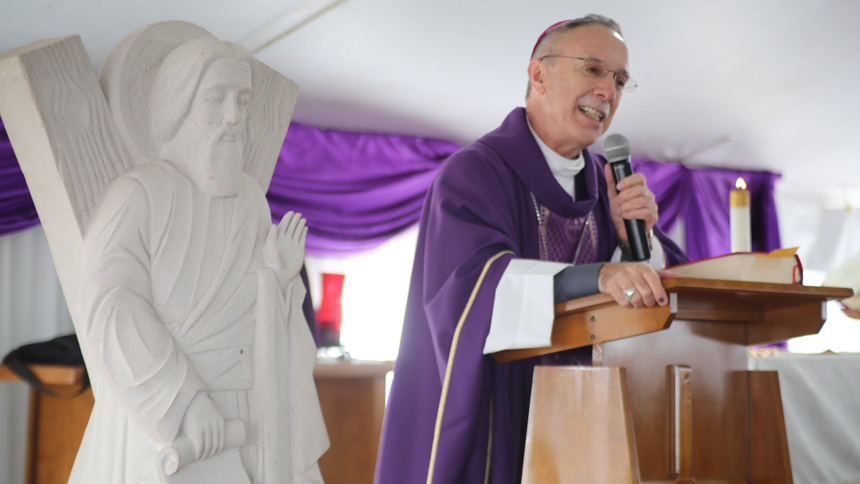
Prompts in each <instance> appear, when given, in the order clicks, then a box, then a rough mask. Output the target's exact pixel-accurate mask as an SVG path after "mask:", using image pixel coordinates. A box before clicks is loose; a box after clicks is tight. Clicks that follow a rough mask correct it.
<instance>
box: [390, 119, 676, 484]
mask: <svg viewBox="0 0 860 484" xmlns="http://www.w3.org/2000/svg"><path fill="white" fill-rule="evenodd" d="M583 156H584V157H585V167H584V168H583V171H582V172H581V173H580V174H579V175H578V182H577V183H578V185H577V196H578V198H579V200H576V201H574V200H572V199H571V197H570V195H568V194H567V193H566V192H565V191H564V189H563V188H562V187H561V186H560V185H559V184H558V182H557V181H556V180H555V178H554V177H553V175H552V172H551V171H550V169H549V167H548V166H547V163H546V159H545V158H544V156H543V154H542V153H541V151H540V148H539V147H538V145H537V143H536V142H535V140H534V137H533V136H532V134H531V132H530V131H529V128H528V125H527V123H526V117H525V110H524V109H523V108H517V109H514V110H513V111H512V112H511V113H510V114H509V115H508V116H507V118H506V119H505V121H504V122H503V123H502V125H501V126H500V127H499V128H498V129H496V130H495V131H493V132H491V133H489V134H487V135H485V136H484V137H482V138H481V139H479V140H478V141H476V142H475V143H473V144H471V145H469V146H466V147H464V148H463V149H461V150H460V151H458V152H457V153H455V154H454V155H452V156H451V157H450V158H449V159H448V160H447V161H446V162H445V163H444V164H443V166H442V168H441V169H440V171H439V173H438V175H437V176H436V178H435V180H434V181H433V184H432V186H431V187H430V190H429V191H428V193H427V199H426V202H425V204H424V208H423V211H422V214H421V221H420V231H419V236H418V244H417V247H416V253H415V261H414V265H413V270H412V282H411V285H410V288H409V297H408V301H407V306H406V314H405V318H404V325H403V334H402V337H401V343H400V354H399V355H398V358H397V361H396V362H395V365H394V382H393V383H392V387H391V392H390V395H389V399H388V404H387V407H386V415H385V422H384V424H383V431H382V440H381V442H380V450H379V459H378V462H377V470H376V482H377V483H379V484H406V483H408V484H420V483H425V482H431V483H437V484H443V483H444V484H453V483H483V482H490V483H493V484H501V483H505V484H514V483H519V482H520V475H521V474H522V457H523V449H524V444H525V442H524V440H525V428H526V422H527V416H528V404H529V398H530V393H531V380H532V371H533V368H534V366H535V364H537V363H539V362H540V359H539V358H530V359H526V360H521V361H515V362H511V363H496V361H495V360H494V359H493V357H492V356H488V355H486V356H485V355H484V354H483V347H484V341H485V339H486V337H487V333H488V332H489V328H490V317H491V314H492V308H493V301H494V297H495V289H496V286H497V284H498V282H499V279H500V278H501V276H502V274H503V273H504V271H505V268H506V267H507V265H508V263H509V262H510V260H511V259H512V258H514V257H517V258H527V259H540V258H541V250H542V249H541V242H540V235H539V224H538V220H537V214H536V211H535V207H534V205H533V202H532V198H531V195H530V193H533V194H534V196H535V197H536V199H537V202H538V203H539V205H540V206H543V207H545V208H546V209H547V210H549V211H551V212H552V213H553V214H555V215H557V216H559V217H561V218H564V219H571V220H576V219H580V218H583V217H586V216H588V214H589V213H591V214H593V215H592V216H593V226H594V230H595V233H596V234H598V235H599V238H597V237H596V238H595V240H596V242H597V243H596V245H595V246H593V247H589V249H590V250H591V251H593V258H594V260H595V261H607V260H609V258H610V257H611V255H612V253H613V251H614V250H615V247H616V235H615V229H614V227H613V225H612V222H611V219H610V215H609V201H608V198H607V196H606V191H607V185H606V180H605V179H604V175H603V165H604V164H605V160H603V159H602V158H600V157H598V156H595V155H592V154H590V153H589V152H588V151H587V150H586V151H584V152H583ZM579 177H581V178H579ZM553 223H554V222H553ZM553 231H554V229H553ZM655 233H657V236H658V237H660V239H661V242H663V245H664V249H665V252H666V254H667V262H668V263H670V264H672V263H677V262H676V261H682V260H686V257H684V256H683V254H682V253H681V251H680V249H678V248H677V246H675V245H674V244H673V243H672V242H671V241H670V240H669V239H668V238H666V237H665V236H663V235H662V234H660V233H658V231H656V230H655ZM573 238H574V239H575V238H576V237H575V234H574V236H573ZM555 246H556V244H555V243H553V247H555ZM548 247H549V246H547V248H548ZM565 250H568V251H569V249H565ZM574 250H575V249H574ZM583 250H584V249H583ZM580 257H583V255H582V254H581V255H580Z"/></svg>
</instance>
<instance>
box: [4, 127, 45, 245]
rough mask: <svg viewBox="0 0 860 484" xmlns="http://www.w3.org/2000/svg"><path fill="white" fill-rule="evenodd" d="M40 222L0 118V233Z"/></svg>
mask: <svg viewBox="0 0 860 484" xmlns="http://www.w3.org/2000/svg"><path fill="white" fill-rule="evenodd" d="M37 223H39V216H38V215H36V207H35V206H33V199H32V198H30V190H29V189H28V188H27V183H26V182H25V181H24V174H23V173H21V168H20V167H19V166H18V160H17V158H15V152H14V151H12V143H10V142H9V135H8V134H7V133H6V127H5V126H3V121H2V120H0V235H5V234H8V233H11V232H17V231H19V230H23V229H25V228H27V227H30V226H32V225H36V224H37Z"/></svg>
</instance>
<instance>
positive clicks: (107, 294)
mask: <svg viewBox="0 0 860 484" xmlns="http://www.w3.org/2000/svg"><path fill="white" fill-rule="evenodd" d="M270 227H271V218H270V212H269V209H268V205H267V204H266V201H265V197H264V195H263V193H262V190H261V189H260V187H259V185H258V184H257V183H256V182H255V181H254V180H253V179H251V178H250V177H248V176H246V175H243V180H242V187H241V189H240V190H239V194H238V195H237V196H235V197H226V198H210V197H208V196H206V195H204V194H203V193H202V192H200V190H199V189H198V188H197V187H196V186H195V185H194V184H193V183H192V182H191V181H190V180H188V179H187V178H186V177H184V176H183V175H182V174H180V172H179V171H177V170H176V169H175V168H174V167H173V166H172V165H170V164H169V163H167V162H164V161H154V162H151V163H148V164H146V165H143V166H141V167H139V168H137V169H135V170H132V171H130V172H128V173H127V174H125V175H123V176H121V177H120V178H118V179H117V180H115V181H114V182H113V183H112V184H111V185H110V186H109V187H108V189H107V191H106V192H105V194H104V195H103V197H102V199H101V200H100V202H99V205H98V208H97V211H96V213H95V214H94V218H93V221H92V223H91V224H90V227H89V229H88V232H87V236H86V258H87V260H86V267H87V269H86V274H85V275H84V279H85V280H86V283H87V284H88V285H87V286H86V287H87V291H86V293H87V294H86V296H85V297H86V303H87V306H86V308H87V311H88V314H89V317H88V319H87V321H86V326H85V328H84V331H85V332H84V334H79V339H80V340H81V343H82V347H83V350H84V356H85V358H86V361H87V364H88V368H90V369H91V373H92V386H93V391H94V395H95V407H94V409H93V413H92V416H91V417H90V421H89V425H88V427H87V431H86V434H85V436H84V442H83V445H82V449H83V450H82V453H81V454H79V456H78V458H77V460H76V462H75V467H74V469H73V472H72V477H71V479H70V482H73V483H78V482H80V483H92V482H105V483H108V482H109V483H119V482H126V483H131V482H158V480H157V474H156V460H157V455H158V452H159V450H160V449H161V448H163V447H164V446H166V445H168V444H171V443H173V442H174V441H175V439H176V438H177V436H179V434H180V430H181V423H182V418H183V416H184V415H185V411H186V409H187V408H188V406H189V404H190V403H191V399H192V398H193V397H194V395H195V394H196V393H197V392H206V393H207V394H208V395H209V396H210V397H211V398H212V400H213V401H214V402H215V404H216V406H217V407H218V408H219V410H220V411H221V412H222V414H223V415H224V417H225V418H233V419H240V420H242V422H243V424H244V427H245V432H246V435H247V437H246V442H250V444H248V445H245V446H243V447H242V449H241V456H242V461H243V463H244V465H245V468H246V471H247V472H248V473H249V475H251V476H252V477H253V478H254V482H267V483H281V482H290V481H291V479H290V478H289V477H287V476H288V475H289V474H293V479H294V480H295V482H314V481H317V480H319V470H318V468H317V466H316V460H317V458H318V457H319V456H320V455H321V454H322V452H324V450H325V448H326V447H327V444H328V440H327V437H326V436H325V430H324V426H323V424H322V416H321V414H320V411H319V406H318V403H317V399H316V391H315V387H314V383H313V378H312V368H313V365H314V359H315V347H314V344H313V338H312V337H311V335H310V332H309V331H308V328H307V325H306V323H305V320H304V317H303V315H302V309H301V304H302V299H303V297H304V294H305V290H304V287H303V285H302V283H301V281H300V280H299V279H298V278H294V279H293V280H292V281H279V279H278V275H277V274H276V273H275V271H274V270H272V269H270V268H268V267H267V266H265V264H264V263H263V255H262V247H263V243H264V241H265V238H266V235H267V234H268V230H269V228H270ZM295 412H310V413H308V414H303V416H302V417H301V418H294V417H295V415H294V413H295ZM263 442H265V447H261V445H260V444H261V443H263ZM262 448H265V452H263V451H262V450H261V449H262ZM290 455H292V457H290ZM96 476H100V477H101V479H97V478H96Z"/></svg>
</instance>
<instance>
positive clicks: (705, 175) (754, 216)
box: [633, 160, 780, 260]
mask: <svg viewBox="0 0 860 484" xmlns="http://www.w3.org/2000/svg"><path fill="white" fill-rule="evenodd" d="M633 171H634V172H636V173H642V174H644V175H645V179H646V180H648V187H649V188H650V189H651V191H653V192H654V195H655V196H656V198H657V204H658V205H659V206H660V222H659V225H660V228H661V229H663V231H665V232H671V230H672V228H673V227H674V226H675V224H676V223H677V222H678V221H679V220H684V223H685V226H686V229H685V239H686V244H687V247H686V250H687V256H689V257H690V260H699V259H704V258H706V257H714V256H717V255H721V254H727V253H729V252H730V251H731V233H730V232H729V192H730V190H732V189H733V188H734V187H735V181H736V180H737V179H738V177H742V178H743V179H744V181H745V182H746V184H747V190H749V192H750V224H751V226H752V250H753V251H770V250H773V249H778V248H779V247H780V240H779V225H778V222H777V218H776V205H775V202H774V198H773V186H774V183H775V182H776V180H777V179H778V178H779V176H780V175H778V174H775V173H770V172H761V171H745V170H725V169H720V168H690V167H686V166H683V165H680V164H673V163H659V162H656V161H649V160H633Z"/></svg>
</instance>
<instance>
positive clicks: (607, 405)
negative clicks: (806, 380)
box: [496, 278, 852, 484]
mask: <svg viewBox="0 0 860 484" xmlns="http://www.w3.org/2000/svg"><path fill="white" fill-rule="evenodd" d="M663 285H664V287H665V288H666V291H667V292H668V293H669V299H670V301H669V304H668V305H666V306H663V307H653V308H645V309H633V310H631V309H625V308H622V307H620V306H618V305H617V304H615V302H614V300H613V299H612V298H611V297H610V296H608V295H605V294H599V295H595V296H589V297H585V298H581V299H575V300H572V301H568V302H565V303H561V304H558V305H557V306H556V319H555V325H554V327H553V331H552V346H551V347H547V348H533V349H526V350H512V351H504V352H500V353H497V354H496V359H497V360H499V361H502V362H504V361H512V360H516V359H520V358H526V357H530V356H536V355H540V354H548V353H553V352H556V351H561V350H564V349H569V348H575V347H579V346H584V345H589V344H591V345H594V346H593V348H594V351H593V366H592V367H537V368H536V369H535V375H534V385H533V388H532V396H531V407H530V410H529V421H528V432H527V437H526V451H525V459H524V470H523V480H522V482H523V483H541V484H550V483H579V482H582V483H588V484H595V483H606V484H619V483H630V484H639V483H661V484H662V483H666V484H668V483H690V484H692V483H702V484H703V483H709V484H741V483H750V484H759V483H791V482H792V476H791V462H790V459H789V455H788V444H787V440H786V435H785V426H784V419H783V416H782V402H781V399H780V394H779V380H778V378H777V374H776V372H757V371H747V354H748V350H747V347H748V346H750V345H759V344H764V343H770V342H775V341H782V340H785V339H788V338H793V337H797V336H803V335H808V334H814V333H817V332H818V331H819V330H820V329H821V327H822V325H823V324H824V320H825V319H826V308H825V303H826V302H827V300H830V299H843V298H846V297H850V296H851V294H852V291H851V290H850V289H844V288H833V287H806V286H802V285H795V284H764V283H752V282H739V281H723V280H705V279H691V278H680V279H666V280H664V281H663Z"/></svg>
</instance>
